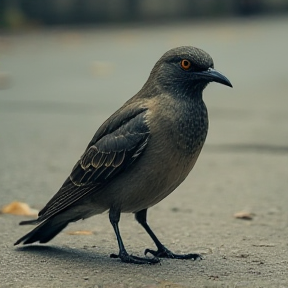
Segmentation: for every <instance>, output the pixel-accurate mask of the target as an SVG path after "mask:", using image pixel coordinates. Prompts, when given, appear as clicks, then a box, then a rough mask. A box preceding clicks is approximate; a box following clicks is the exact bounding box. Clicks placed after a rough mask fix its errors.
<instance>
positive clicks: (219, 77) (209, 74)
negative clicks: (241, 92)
mask: <svg viewBox="0 0 288 288" xmlns="http://www.w3.org/2000/svg"><path fill="white" fill-rule="evenodd" d="M196 74H198V75H199V76H201V77H203V78H205V79H207V80H208V81H209V82H218V83H221V84H223V85H226V86H229V87H233V86H232V84H231V82H230V81H229V80H228V79H227V78H226V77H225V76H224V75H223V74H221V73H220V72H218V71H217V70H215V69H213V68H209V69H208V70H207V71H201V72H196Z"/></svg>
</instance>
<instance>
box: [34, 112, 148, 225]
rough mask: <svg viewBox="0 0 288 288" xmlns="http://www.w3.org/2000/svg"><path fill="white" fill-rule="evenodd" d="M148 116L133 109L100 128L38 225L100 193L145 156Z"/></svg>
mask: <svg viewBox="0 0 288 288" xmlns="http://www.w3.org/2000/svg"><path fill="white" fill-rule="evenodd" d="M128 111H129V110H128ZM146 113H147V109H134V110H133V111H132V112H131V110H130V111H129V113H126V114H125V111H124V112H123V113H120V114H118V115H117V114H114V115H112V116H111V117H112V118H111V120H110V121H109V119H108V121H106V122H105V123H104V124H103V125H102V127H100V129H99V130H100V131H99V130H98V131H97V132H96V134H95V136H94V137H93V139H92V141H91V142H90V143H89V145H88V147H87V149H86V151H85V153H84V154H83V155H82V157H81V159H80V160H79V161H78V162H77V163H76V165H75V166H74V168H73V170H72V172H71V174H70V177H69V178H68V179H67V180H66V181H65V183H64V184H63V186H62V187H61V188H60V190H59V191H58V192H57V193H56V194H55V195H54V197H53V198H52V199H51V200H50V201H49V202H48V203H47V205H46V206H45V207H44V208H43V209H42V210H41V211H40V212H39V215H38V216H39V218H38V221H37V222H38V223H39V222H42V221H43V220H46V219H48V218H50V217H51V216H53V215H55V214H57V213H59V212H60V211H63V209H65V208H67V207H69V206H70V205H72V204H73V203H75V202H76V201H77V200H79V199H80V198H82V197H84V196H86V195H88V194H89V193H97V191H99V189H101V188H103V187H104V186H105V185H107V184H108V183H110V182H111V181H113V179H114V178H115V177H117V175H118V174H120V173H121V172H122V171H124V170H125V169H127V167H129V166H130V165H131V164H132V163H133V162H134V161H135V160H137V159H138V158H139V157H140V156H141V155H142V153H143V151H144V150H145V147H146V146H147V143H148V139H149V135H150V130H149V126H148V124H147V121H146ZM125 116H126V117H125ZM105 126H106V127H105Z"/></svg>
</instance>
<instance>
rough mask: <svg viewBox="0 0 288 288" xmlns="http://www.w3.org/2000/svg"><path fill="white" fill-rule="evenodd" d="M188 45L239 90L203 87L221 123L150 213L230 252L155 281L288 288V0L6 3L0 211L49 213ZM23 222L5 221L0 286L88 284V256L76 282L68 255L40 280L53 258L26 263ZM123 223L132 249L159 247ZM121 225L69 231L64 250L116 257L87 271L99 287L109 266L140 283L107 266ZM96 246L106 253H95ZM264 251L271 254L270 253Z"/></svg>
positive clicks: (2, 7)
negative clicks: (109, 125) (162, 64)
mask: <svg viewBox="0 0 288 288" xmlns="http://www.w3.org/2000/svg"><path fill="white" fill-rule="evenodd" d="M182 45H192V46H196V47H198V48H202V49H203V50H205V51H206V52H208V53H209V54H210V55H211V56H212V58H213V59H214V63H215V68H216V69H217V70H219V71H221V72H222V73H223V74H224V75H225V76H226V77H227V78H228V79H229V80H230V81H231V83H232V84H233V89H231V88H229V87H225V86H223V85H217V84H215V83H211V84H210V85H209V86H208V87H207V89H205V91H204V100H205V103H206V105H207V107H208V111H209V117H210V128H209V133H208V137H207V140H206V144H205V146H204V149H203V151H202V153H201V155H200V158H199V160H198V162H197V164H196V166H195V168H194V169H193V171H192V173H191V174H190V175H189V177H188V178H187V180H186V181H185V182H184V183H183V185H181V186H180V187H179V188H177V191H175V193H172V194H171V195H170V196H169V197H167V199H165V200H164V201H162V202H161V203H159V204H158V205H156V206H155V207H153V208H152V209H151V212H149V213H151V214H149V217H150V215H151V218H150V219H151V225H152V226H153V228H154V229H155V231H157V235H159V237H160V239H165V243H167V245H168V247H171V249H172V250H173V249H174V248H175V250H176V251H177V249H179V250H178V252H179V251H180V252H183V251H190V250H191V249H192V248H191V247H192V246H193V247H196V248H197V247H202V246H203V245H204V247H206V248H207V247H208V248H209V249H210V250H211V251H213V253H216V254H217V253H218V254H219V253H220V254H221V255H222V254H223V257H218V256H217V255H218V254H217V255H216V256H215V255H210V256H209V255H208V258H209V257H210V258H209V261H202V262H201V264H197V265H194V263H187V262H186V263H185V265H182V264H179V263H178V262H173V265H176V266H173V267H174V268H173V269H171V267H172V262H171V265H167V266H165V264H166V263H165V264H164V265H162V266H161V267H160V266H159V267H158V268H159V273H163V275H162V274H159V275H160V276H157V275H158V274H157V273H158V272H157V273H155V275H156V276H155V279H156V280H157V281H158V280H159V279H160V280H161V279H162V278H163V279H166V278H167V277H166V276H167V275H170V276H169V277H171V279H172V280H173V279H174V280H173V281H180V282H183V281H186V282H187V283H189V281H190V280H191V279H193V281H195V279H198V280H197V281H199V283H202V281H203V279H205V277H206V276H207V275H208V276H207V277H208V279H210V278H209V277H210V276H209V275H216V274H215V273H218V274H217V275H220V276H219V278H218V276H217V281H218V280H219V281H222V280H221V279H223V277H224V276H225V277H226V278H225V279H226V280H227V279H228V280H231V281H234V282H233V283H235V281H236V280H235V279H237V281H238V280H239V281H242V280H243V281H246V280H247V279H250V280H251V279H252V280H255V281H260V280H261V279H262V280H263V279H264V280H263V281H266V280H267V279H268V278H269V279H271V281H272V282H273V285H274V284H275V281H276V280H275V279H276V278H277V280H278V281H282V280H283V281H286V280H287V279H286V278H287V245H288V244H287V239H288V236H287V231H288V229H287V228H288V212H287V211H288V210H287V203H288V193H287V190H288V177H287V175H288V97H287V95H288V81H287V79H288V78H287V75H288V57H287V51H288V1H287V0H233V1H232V0H217V1H216V0H142V1H139V0H41V1H39V0H0V184H1V187H0V195H1V197H0V206H3V205H5V204H8V203H10V202H12V201H22V202H25V203H28V204H29V205H30V206H31V207H33V208H35V209H37V210H39V209H41V208H42V207H43V206H44V204H45V203H47V201H48V200H49V199H50V197H52V195H54V194H55V192H56V191H57V190H58V189H59V187H60V186H61V185H62V183H63V181H64V180H65V178H66V177H67V175H69V173H70V171H71V169H72V167H73V166H74V164H75V162H76V161H77V160H78V159H79V157H80V155H81V154H82V153H83V151H84V149H85V148H86V146H87V144H88V142H89V141H90V140H91V138H92V135H93V134H94V133H95V131H96V130H97V129H98V127H99V126H100V125H101V124H102V123H103V121H105V120H106V119H107V118H108V117H109V116H110V115H111V114H112V113H113V112H114V111H115V110H116V109H118V108H119V107H120V106H121V105H122V104H123V103H124V102H125V101H126V100H128V99H129V98H130V97H132V96H133V95H134V94H135V93H137V92H138V91H139V89H141V87H142V86H143V84H144V83H145V81H146V79H147V78H148V76H149V73H150V71H151V69H152V67H153V65H154V64H155V62H156V61H157V60H158V59H159V58H160V57H161V56H162V55H163V53H164V52H166V51H167V50H169V49H171V48H173V47H176V46H182ZM239 211H244V212H245V213H246V214H245V213H244V214H242V215H247V213H248V215H250V220H251V219H252V220H251V221H250V222H249V221H248V222H249V223H248V224H247V221H246V222H245V221H242V222H241V221H239V220H238V219H237V220H236V219H235V217H233V215H235V213H236V212H239ZM173 213H174V214H173ZM173 215H175V217H173ZM240 215H241V214H240ZM14 217H15V218H14ZM14 217H13V216H10V217H9V216H8V215H4V214H0V224H1V225H0V226H1V227H2V230H1V235H2V237H1V241H2V242H0V252H1V255H2V256H1V257H2V260H3V259H4V260H3V261H2V262H1V263H4V264H3V265H4V266H3V265H2V266H3V267H4V268H3V269H1V271H2V273H3V277H1V275H0V278H1V279H2V280H3V279H6V280H5V281H10V282H11V283H13V281H15V279H17V281H22V280H23V281H25V283H26V284H27V283H30V284H31V285H32V286H31V285H29V287H36V286H35V283H34V282H35V277H36V276H35V275H36V274H37V277H40V276H39V275H42V276H41V277H42V278H41V279H44V280H43V281H46V283H48V284H47V285H46V284H43V283H42V284H43V285H41V284H40V285H41V286H42V287H48V286H49V287H50V286H51V285H49V283H50V282H49V279H48V278H49V275H50V274H51V273H52V274H53V275H54V276H55V279H59V281H64V282H63V283H71V285H70V286H71V287H73V285H74V284H73V283H74V282H73V281H74V280H75V278H76V277H77V275H80V274H83V273H79V267H80V266H81V265H82V262H83V263H84V264H83V265H84V266H85V263H86V264H87V263H88V262H89V261H88V262H87V261H86V262H85V261H82V260H84V259H83V257H82V256H83V255H82V254H81V253H80V254H79V255H82V256H81V257H82V258H81V257H80V260H79V261H81V264H79V261H78V262H74V261H70V260H69V259H68V260H67V263H68V262H69V263H71V264H69V265H70V266H69V268H68V269H67V270H69V271H71V274H70V275H68V274H65V275H64V274H63V273H61V269H59V267H62V265H63V261H62V260H63V259H61V257H60V258H59V259H56V258H57V257H56V258H55V257H52V258H51V257H50V256H49V255H50V254H49V253H50V252H49V250H47V251H48V252H47V253H48V254H49V255H48V256H47V257H46V258H45V259H46V260H45V261H47V262H45V265H46V266H45V267H47V269H49V271H50V272H49V273H47V279H46V278H45V277H46V276H45V275H46V273H44V274H45V275H44V274H43V273H42V272H37V271H38V270H39V269H41V268H40V267H43V263H41V262H39V261H42V260H41V257H39V258H37V257H34V258H33V259H32V258H30V257H29V256H28V255H27V254H28V253H27V254H26V257H22V256H23V255H22V256H19V253H17V252H18V251H16V250H15V251H14V250H13V248H11V247H12V246H11V245H12V244H11V243H13V242H14V241H15V240H16V239H17V238H19V237H20V236H21V235H22V234H24V232H27V231H28V229H29V228H30V227H19V228H18V226H17V223H18V222H19V221H20V220H23V216H21V217H19V216H18V218H16V216H14ZM127 217H128V216H127ZM129 217H130V216H129ZM125 221H129V222H127V223H126V224H125ZM244 222H245V224H244ZM121 223H123V225H122V227H123V228H121V229H122V230H121V231H122V233H123V238H124V239H125V240H126V239H127V242H128V243H130V244H128V245H130V247H129V246H128V247H129V251H130V248H131V252H132V253H133V254H136V255H140V254H139V253H140V251H142V249H144V248H147V243H149V241H150V240H149V239H148V238H145V237H146V236H143V233H144V232H143V231H142V230H141V228H140V227H139V225H137V223H136V222H135V221H132V220H131V219H129V220H125V216H123V218H122V220H121ZM110 226H111V225H110V223H109V220H108V217H107V215H101V216H98V217H97V220H96V219H95V218H94V217H93V219H88V220H86V221H84V222H82V221H79V222H77V223H76V224H73V225H71V226H70V225H69V227H68V228H67V229H68V230H69V229H70V231H71V229H72V230H73V229H74V230H82V229H86V230H91V231H93V235H92V236H86V238H85V236H82V238H79V237H81V236H72V235H69V236H68V235H67V234H65V232H63V233H61V234H60V235H59V236H58V237H56V238H55V240H53V241H55V242H54V243H56V245H58V246H59V247H62V246H63V245H64V246H65V245H68V246H69V247H73V249H74V248H75V247H76V248H77V249H84V248H83V245H84V244H85V245H84V247H86V248H85V249H88V248H87V247H90V248H89V249H90V250H91V251H90V252H91V255H98V256H97V257H98V258H99V259H102V260H101V261H104V260H103V259H107V263H106V264H107V265H106V266H107V267H106V268H105V269H106V270H105V269H104V270H105V273H98V274H95V267H97V265H99V267H98V268H97V269H98V270H99V269H100V270H99V271H102V270H101V269H103V267H102V266H101V261H100V262H99V263H100V264H99V263H98V262H97V261H94V259H93V261H92V260H91V263H92V262H93V265H92V264H91V263H90V262H89V263H90V264H91V265H90V264H89V263H88V265H86V266H85V273H84V274H85V275H86V274H87V273H88V274H89V275H90V276H89V277H90V279H94V278H93V277H95V279H96V280H95V281H96V282H95V283H98V282H97V281H99V279H98V278H99V277H103V278H105V275H107V274H106V273H107V271H110V272H109V273H110V274H109V275H111V277H106V278H109V279H110V281H113V279H124V280H125V277H126V275H127V273H130V276H129V277H130V278H131V279H134V278H135V270H133V269H131V271H130V267H129V269H126V268H125V267H126V266H123V267H124V268H123V269H125V270H121V269H120V270H119V266H117V269H114V268H115V267H116V266H113V265H112V266H111V267H112V268H109V267H110V265H111V263H112V262H111V261H112V260H110V259H109V258H108V257H107V255H109V253H111V252H115V251H116V250H115V249H117V248H116V242H115V239H114V237H115V236H114V234H113V230H112V229H111V227H110ZM11 227H13V228H12V229H11ZM16 227H17V229H16ZM167 227H169V229H167ZM25 229H26V230H25ZM132 230H133V233H136V235H133V233H132V232H131V231H132ZM136 231H139V232H136ZM195 231H196V232H197V233H194V232H195ZM137 233H139V235H140V236H139V237H137V235H138V234H137ZM141 233H142V234H141ZM196 234H197V237H196ZM131 235H132V236H131ZM190 236H191V237H190ZM77 237H78V238H77ZM89 237H92V238H89ZM79 239H80V241H79ZM93 243H96V244H97V245H98V244H99V246H100V247H101V249H100V248H99V249H98V248H97V249H98V250H96V252H95V249H94V248H91V247H95V246H91V245H92V244H93ZM263 243H264V244H265V243H266V244H267V243H268V244H267V245H268V246H267V247H273V248H266V250H265V247H264V246H265V245H266V244H265V245H264V246H263ZM271 243H272V244H271ZM257 245H258V246H257ZM261 245H262V246H261ZM269 245H270V246H269ZM271 245H272V246H271ZM7 247H10V248H7ZM257 247H258V248H257ZM259 247H262V248H259ZM263 247H264V248H263ZM1 249H2V250H1ZM257 249H258V250H257ZM269 249H270V250H269ZM74 250H75V249H74ZM206 250H207V249H206ZM59 251H62V250H61V248H59ZM59 251H57V252H56V253H55V254H59ZM79 251H80V250H79ZM217 251H218V252H217ZM219 251H220V252H219ZM235 251H236V252H235ZM195 252H197V249H196V251H195ZM101 253H102V254H103V255H102V254H101ZM201 253H202V252H201ZM60 254H61V253H60ZM67 255H70V252H69V253H67ZM87 255H88V254H87ZM89 255H90V254H89ZM243 255H244V256H243ZM251 255H252V256H253V257H250V256H251ZM226 256H227V257H226ZM65 257H66V256H65ZM67 257H68V256H67ZM69 257H70V256H69ZM72 257H73V256H72ZM89 257H90V256H89ZM93 257H94V256H93ZM249 257H250V258H249ZM24 258H25V259H26V260H25V261H26V262H23V261H24V260H23V259H24ZM74 258H78V256H77V257H74ZM31 259H32V260H31ZM91 259H92V258H91ZM255 259H256V260H257V259H260V260H259V263H260V264H261V265H258V264H255V263H254V262H255V261H254V260H255ZM275 259H277V263H276V262H275ZM105 261H106V260H105ZM109 261H110V262H109ZM213 261H214V262H213ZM253 261H254V262H253ZM269 261H270V262H269ZM22 262H23V263H22ZM96 262H97V263H98V264H97V263H96ZM5 263H6V264H7V263H8V264H7V265H6V264H5ZM9 263H10V264H9ZM55 263H57V265H58V266H57V265H56V266H55ZM75 263H76V264H75ZM169 263H170V262H169ZM253 263H254V264H253ZM263 263H264V264H263ZM267 263H268V264H267ZM281 263H282V264H281ZM117 264H118V262H115V265H117ZM178 264H179V267H181V271H180V270H177V268H176V267H177V265H178ZM266 264H267V265H266ZM5 265H6V266H5ZM12 265H13V269H11V267H12ZM79 265H80V266H79ZM189 265H190V266H189ZM84 266H83V267H84ZM192 266H193V267H192ZM5 267H6V268H5ZM57 267H58V268H57ZM67 267H68V266H67ZM81 267H82V266H81ZM113 267H114V268H113ZM165 267H166V268H165ZM197 267H198V268H197ZM199 267H200V268H199ZM201 267H203V269H202V268H201ZM37 269H38V270H37ZM45 269H46V268H45ZM109 269H110V270H109ZM111 269H112V270H111ZM113 269H114V270H115V271H116V270H117V271H118V274H119V275H116V276H117V277H116V276H115V275H114V273H117V271H116V272H115V271H114V270H113ZM134 269H136V268H134ZM147 269H148V268H147ZM153 269H154V268H153ZM165 269H166V270H165ZM175 269H176V270H175ZM179 269H180V268H179ZM182 269H183V270H182ZM185 269H186V270H185ZM197 269H198V270H197ZM128 270H129V271H130V272H128ZM144 270H145V269H143V271H144ZM1 271H0V273H1ZM33 271H34V272H33ZM35 271H36V272H35ZM51 271H52V272H51ZM121 271H122V272H121ZM133 271H134V272H133ZM137 271H138V272H137V273H138V274H139V275H140V274H141V273H144V274H145V273H146V272H145V271H146V270H145V271H144V272H143V271H142V268H141V270H137ZM147 271H148V272H147V275H148V276H147V277H148V278H149V277H152V276H151V273H150V272H149V270H147ZM160 271H162V272H160ZM169 271H170V272H169ZM175 271H177V273H174V272H175ZM203 271H204V272H203ZM215 271H216V272H215ZM217 271H218V272H217ZM227 271H228V272H227ZM247 271H248V272H247ZM13 272H14V273H13ZM258 272H259V273H258ZM33 273H34V274H33ZM35 273H36V274H35ZM205 273H206V274H207V273H208V274H207V275H206V274H205ZM209 273H210V274H209ZM260 273H262V274H261V275H262V277H259V274H260ZM72 274H73V275H72ZM84 274H83V275H84ZM94 274H95V275H94ZM100 274H101V275H100ZM138 274H137V275H138ZM144 274H143V275H144ZM152 274H154V273H152ZM204 274H205V275H206V276H204V278H203V275H204ZM93 275H94V276H93ZM141 275H142V274H141ZM177 275H178V276H177ZM187 275H190V277H191V279H190V280H189V277H188V278H187ZM223 275H224V276H223ZM247 275H248V276H247ZM264 275H265V277H264ZM275 275H277V277H275ZM285 275H286V276H285ZM54 276H53V277H54ZM72 276H73V277H72ZM222 276H223V277H222ZM33 277H34V278H33ZM63 277H64V278H63ZM97 277H98V278H97ZM119 277H120V278H119ZM121 277H122V278H121ZM143 277H144V276H143ZM147 277H146V276H145V277H144V278H145V279H146V278H147ZM153 277H154V276H153ZM157 277H158V278H159V279H158V278H157ZM169 277H168V278H169ZM177 277H178V278H177ZM207 277H206V279H207ZM213 277H214V276H213ZM215 277H216V276H215ZM221 277H222V278H221ZM229 277H230V278H229ZM130 278H127V279H130ZM7 279H8V280H7ZM9 279H10V280H9ZM37 279H38V278H37ZM225 279H224V281H225ZM259 279H260V280H259ZM265 279H266V280H265ZM80 280H81V279H80ZM80 280H79V281H80ZM124 280H123V281H124ZM156 280H155V281H156ZM172 280H171V281H172ZM262 280H261V281H262ZM33 281H34V282H33ZM47 281H48V282H47ZM85 281H86V280H85ZM117 281H118V280H117ZM141 281H142V280H141ZM143 281H144V280H143ZM153 281H154V280H153ZM10 282H9V283H10ZM144 282H145V281H144ZM272 282H271V283H272ZM7 283H8V282H7ZM18 283H21V282H18ZM33 283H34V284H33ZM81 283H82V282H81ZM193 283H194V282H193ZM195 283H198V282H195ZM283 283H284V282H283ZM285 283H286V284H287V281H286V282H285ZM1 284H2V285H4V284H5V283H4V284H3V283H1ZM286 284H285V285H284V284H283V285H284V286H285V287H286V286H287V285H286ZM33 285H34V286H33ZM67 285H68V286H69V284H67ZM67 285H66V286H67ZM195 285H196V286H195V287H202V286H201V285H197V284H195ZM213 285H214V284H213ZM259 285H260V284H259ZM273 285H272V286H273ZM4 286H5V285H4ZM22 286H23V285H22V284H21V287H22ZM56 286H57V285H56ZM56 286H55V287H56ZM66 286H65V287H66ZM80 286H81V287H83V285H82V284H81V285H79V287H80ZM100 286H101V285H100ZM100 286H99V287H100ZM274 286H275V285H274ZM284 286H283V287H284ZM5 287H6V286H5ZM7 287H8V286H7ZM9 287H10V286H9ZM19 287H20V286H19ZM57 287H58V286H57ZM59 287H62V286H61V285H59ZM89 287H90V286H89ZM91 287H92V286H91ZM101 287H102V286H101ZM105 287H106V286H105ZM113 287H114V286H113ZM115 287H116V286H115ZM123 287H124V286H123ZM127 287H128V286H127ZM129 287H136V286H135V285H134V286H133V285H132V286H129ZM137 287H138V286H137ZM147 287H148V286H147ZM173 287H174V286H173ZM205 287H208V286H205ZM209 287H210V286H209ZM211 287H212V286H211ZM213 287H214V286H213ZM227 287H228V286H227ZM229 287H230V286H229ZM231 287H236V284H233V285H231ZM237 287H238V286H237ZM239 287H240V286H239ZM241 287H242V286H241ZM243 287H248V286H247V285H246V286H245V285H244V286H243ZM249 287H256V286H254V285H252V286H249ZM257 287H258V286H257ZM259 287H260V286H259ZM261 287H264V286H261ZM265 287H266V286H265ZM267 287H271V285H269V286H267ZM279 287H280V286H279ZM281 287H282V286H281Z"/></svg>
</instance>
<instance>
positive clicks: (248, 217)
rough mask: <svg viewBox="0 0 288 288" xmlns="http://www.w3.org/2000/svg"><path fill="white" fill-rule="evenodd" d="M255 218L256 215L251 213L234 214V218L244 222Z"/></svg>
mask: <svg viewBox="0 0 288 288" xmlns="http://www.w3.org/2000/svg"><path fill="white" fill-rule="evenodd" d="M254 216H255V214H254V213H250V212H245V211H242V212H237V213H235V214H234V217H235V218H237V219H242V220H252V219H253V217H254Z"/></svg>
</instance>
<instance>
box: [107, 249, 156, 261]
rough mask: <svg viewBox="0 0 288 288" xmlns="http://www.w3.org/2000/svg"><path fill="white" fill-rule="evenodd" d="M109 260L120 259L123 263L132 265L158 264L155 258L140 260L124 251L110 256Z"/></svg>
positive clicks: (140, 258)
mask: <svg viewBox="0 0 288 288" xmlns="http://www.w3.org/2000/svg"><path fill="white" fill-rule="evenodd" d="M110 257H111V258H120V259H121V261H122V262H124V263H132V264H157V263H159V262H160V259H159V258H157V257H153V258H142V257H137V256H133V255H129V254H128V253H127V252H126V251H125V252H119V254H118V255H117V254H110Z"/></svg>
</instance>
